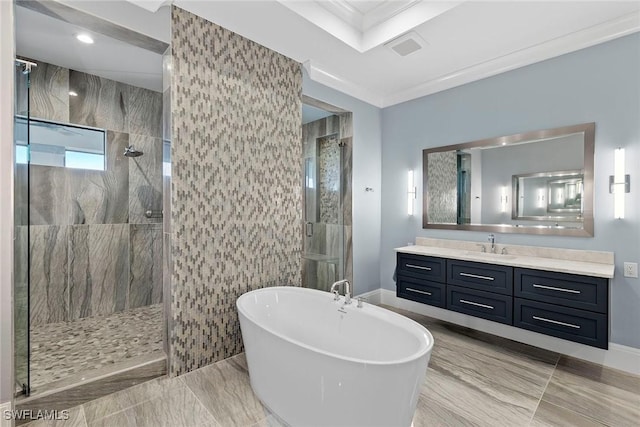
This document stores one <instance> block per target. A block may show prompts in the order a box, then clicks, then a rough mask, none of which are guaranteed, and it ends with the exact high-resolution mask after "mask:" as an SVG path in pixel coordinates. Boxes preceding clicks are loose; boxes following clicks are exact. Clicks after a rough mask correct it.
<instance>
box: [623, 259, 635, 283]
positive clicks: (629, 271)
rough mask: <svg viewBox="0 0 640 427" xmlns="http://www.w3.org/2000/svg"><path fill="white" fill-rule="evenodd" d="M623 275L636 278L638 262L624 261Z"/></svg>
mask: <svg viewBox="0 0 640 427" xmlns="http://www.w3.org/2000/svg"><path fill="white" fill-rule="evenodd" d="M624 277H635V278H636V279H637V278H638V263H637V262H625V263H624Z"/></svg>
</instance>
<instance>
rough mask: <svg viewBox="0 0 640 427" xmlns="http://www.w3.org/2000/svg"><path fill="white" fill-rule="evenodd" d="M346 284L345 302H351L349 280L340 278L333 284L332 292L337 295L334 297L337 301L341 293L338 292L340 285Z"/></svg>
mask: <svg viewBox="0 0 640 427" xmlns="http://www.w3.org/2000/svg"><path fill="white" fill-rule="evenodd" d="M342 284H344V303H345V304H351V289H350V285H349V281H348V280H346V279H345V280H338V281H337V282H335V283H334V284H333V285H331V293H332V294H334V295H335V297H334V298H333V299H334V300H335V301H338V299H339V298H340V294H339V293H338V286H340V285H342Z"/></svg>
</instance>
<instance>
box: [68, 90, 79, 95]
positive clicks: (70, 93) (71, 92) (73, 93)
mask: <svg viewBox="0 0 640 427" xmlns="http://www.w3.org/2000/svg"><path fill="white" fill-rule="evenodd" d="M69 96H78V94H77V93H76V92H74V91H72V90H70V91H69Z"/></svg>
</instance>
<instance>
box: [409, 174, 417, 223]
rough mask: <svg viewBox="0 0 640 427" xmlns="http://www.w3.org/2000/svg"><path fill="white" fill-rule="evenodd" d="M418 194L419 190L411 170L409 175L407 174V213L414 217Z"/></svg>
mask: <svg viewBox="0 0 640 427" xmlns="http://www.w3.org/2000/svg"><path fill="white" fill-rule="evenodd" d="M417 194H418V190H417V189H416V183H415V177H414V175H413V170H410V171H409V173H408V174H407V213H408V214H409V215H410V216H411V215H413V210H414V206H415V200H416V197H417Z"/></svg>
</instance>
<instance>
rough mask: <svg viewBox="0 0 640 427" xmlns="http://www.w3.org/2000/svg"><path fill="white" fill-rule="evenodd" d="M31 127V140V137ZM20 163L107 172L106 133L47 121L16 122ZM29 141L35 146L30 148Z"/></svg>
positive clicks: (24, 120) (25, 119) (20, 119)
mask: <svg viewBox="0 0 640 427" xmlns="http://www.w3.org/2000/svg"><path fill="white" fill-rule="evenodd" d="M27 126H28V131H29V132H28V137H29V138H27ZM15 131H16V140H17V144H18V145H17V147H16V161H17V162H18V163H27V161H29V162H30V163H31V164H33V165H42V166H57V167H66V168H73V169H90V170H99V171H102V170H105V131H104V130H102V129H95V128H89V127H83V126H77V125H70V124H66V123H57V122H51V121H47V120H39V119H30V120H27V118H26V117H25V118H18V119H17V120H16V128H15ZM27 140H30V141H31V144H29V145H27Z"/></svg>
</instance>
